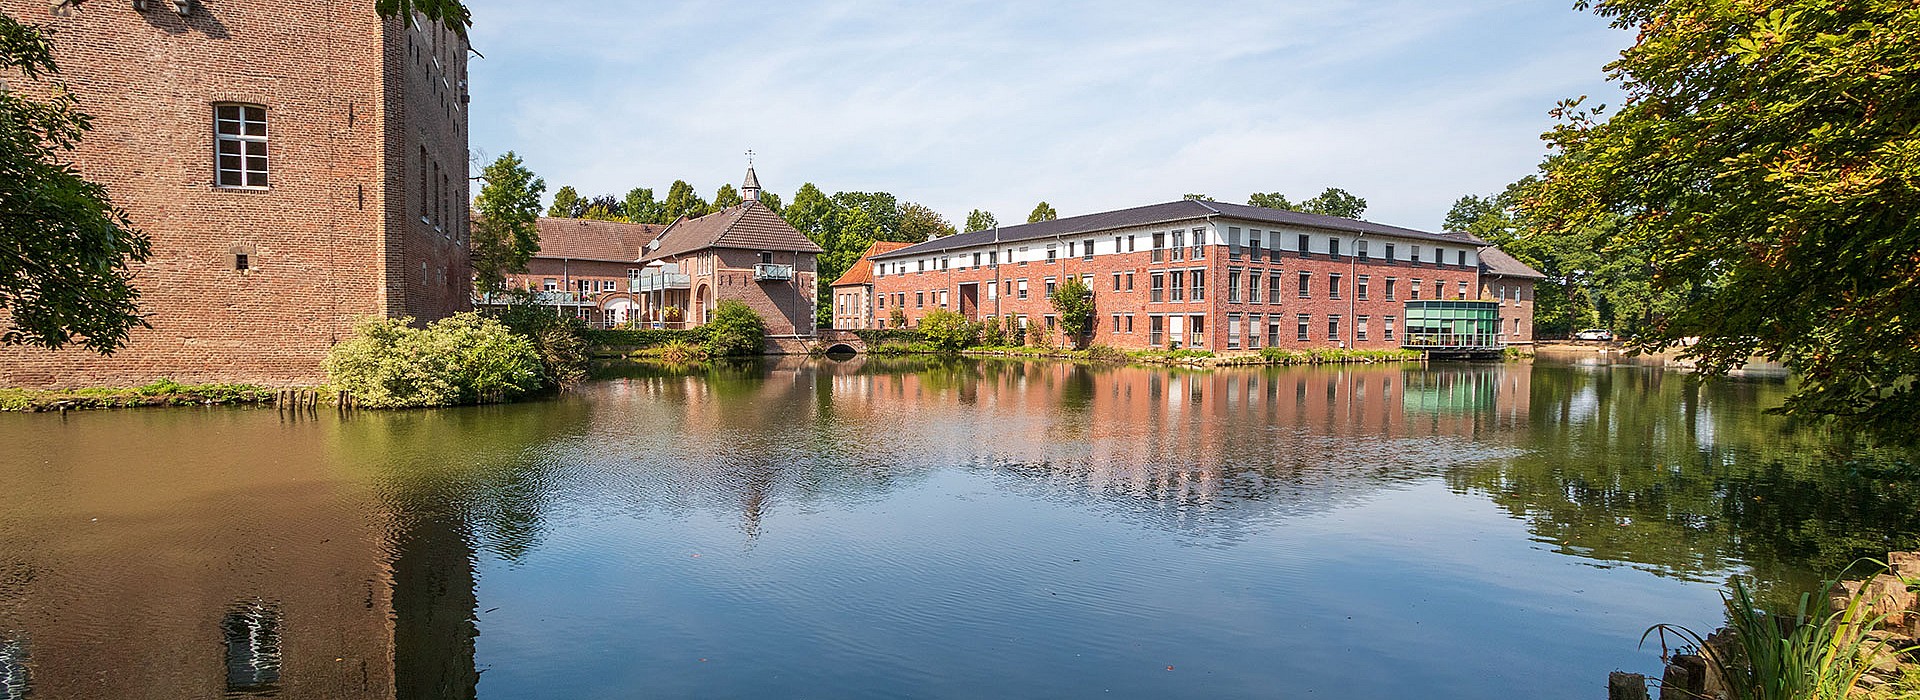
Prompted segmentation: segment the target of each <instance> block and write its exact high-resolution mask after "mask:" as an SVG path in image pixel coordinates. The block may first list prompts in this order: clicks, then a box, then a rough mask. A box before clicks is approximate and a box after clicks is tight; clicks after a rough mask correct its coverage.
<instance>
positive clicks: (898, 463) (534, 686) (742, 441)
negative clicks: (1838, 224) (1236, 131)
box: [0, 359, 1920, 700]
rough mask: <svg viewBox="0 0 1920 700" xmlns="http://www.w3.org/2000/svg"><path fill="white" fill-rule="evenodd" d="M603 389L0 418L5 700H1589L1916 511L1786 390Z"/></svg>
mask: <svg viewBox="0 0 1920 700" xmlns="http://www.w3.org/2000/svg"><path fill="white" fill-rule="evenodd" d="M610 375H611V376H610V377H609V378H607V379H604V380H602V381H597V382H594V383H591V384H589V385H588V386H586V387H585V388H583V389H582V390H580V391H577V392H574V393H572V394H569V395H566V396H563V397H561V398H558V399H555V400H551V401H544V402H538V403H531V404H522V405H514V406H491V407H475V408H465V409H456V410H446V411H420V412H399V413H373V412H366V413H356V414H352V415H350V416H341V415H338V414H335V413H331V412H319V413H313V414H285V413H278V412H275V411H271V410H158V411H123V412H113V413H87V414H73V415H70V416H68V417H65V418H61V417H58V416H13V415H7V416H0V440H4V442H5V444H7V445H9V446H10V450H9V453H8V457H7V459H6V460H5V462H4V463H0V480H3V481H4V483H6V484H7V485H8V488H6V489H5V490H0V698H5V699H6V700H14V699H15V698H23V697H33V698H42V697H59V698H64V697H101V698H141V697H155V698H160V697H166V698H172V697H212V696H220V695H223V694H224V695H227V696H232V697H259V696H279V697H327V698H334V697H342V698H359V697H366V698H389V697H397V698H463V697H475V696H478V697H488V698H520V697H567V698H572V697H628V696H632V695H635V694H649V695H663V696H704V697H768V696H771V697H790V696H792V697H810V696H820V697H979V696H1016V697H1061V696H1085V695H1096V694H1098V695H1119V696H1133V697H1169V696H1192V697H1235V696H1251V697H1271V696H1275V695H1286V696H1291V695H1302V694H1309V693H1311V694H1315V695H1320V696H1326V697H1381V698H1389V697H1432V698H1453V697H1460V698H1466V697H1475V698H1478V697H1532V698H1556V697H1565V698H1581V697H1597V696H1598V695H1599V693H1600V692H1603V691H1601V690H1599V685H1600V683H1599V682H1600V681H1601V680H1602V679H1603V678H1604V676H1605V673H1606V672H1607V671H1610V670H1614V669H1615V668H1634V669H1642V670H1645V667H1646V666H1649V665H1651V664H1652V663H1653V661H1652V659H1651V657H1650V656H1649V655H1648V654H1645V653H1641V652H1637V651H1636V650H1635V648H1634V647H1635V643H1636V641H1637V639H1638V635H1639V632H1640V630H1642V629H1644V628H1645V626H1646V625H1648V624H1651V623H1652V622H1658V621H1671V622H1682V623H1690V624H1705V623H1711V622H1712V620H1711V619H1708V618H1709V617H1710V616H1711V614H1712V612H1713V610H1715V609H1716V607H1715V606H1716V603H1717V600H1716V595H1715V591H1716V590H1717V587H1718V586H1719V585H1720V583H1721V582H1723V581H1724V580H1725V577H1726V576H1728V575H1730V574H1732V573H1736V572H1753V573H1756V574H1758V575H1760V576H1761V579H1762V582H1763V584H1765V585H1767V586H1772V587H1776V588H1784V587H1790V586H1792V585H1798V584H1800V583H1802V582H1804V581H1805V580H1807V579H1809V578H1810V577H1811V576H1812V572H1815V571H1818V570H1821V569H1822V568H1825V567H1829V566H1832V565H1833V562H1835V561H1838V562H1841V563H1844V562H1845V561H1846V559H1843V557H1848V556H1852V555H1854V554H1855V553H1856V552H1860V551H1862V550H1868V551H1872V550H1874V549H1885V548H1887V547H1891V546H1902V545H1906V546H1910V545H1911V544H1913V541H1914V537H1913V534H1914V533H1916V532H1920V519H1917V518H1916V516H1915V515H1913V514H1912V511H1913V509H1912V508H1911V507H1910V506H1908V505H1907V504H1910V503H1912V502H1913V498H1914V497H1916V496H1920V494H1915V493H1912V491H1913V490H1914V489H1913V487H1912V486H1910V484H1912V483H1914V479H1913V478H1912V477H1910V476H1909V475H1908V472H1910V471H1912V470H1911V468H1909V467H1905V466H1904V465H1903V463H1899V462H1894V461H1887V460H1883V459H1878V458H1874V459H1867V460H1864V461H1863V460H1859V459H1855V457H1858V456H1857V455H1856V456H1849V455H1845V454H1842V453H1839V452H1837V451H1835V450H1834V448H1832V447H1831V446H1830V445H1829V444H1828V443H1827V442H1826V441H1825V440H1824V439H1823V438H1821V437H1820V436H1817V435H1808V434H1804V433H1795V432H1791V431H1786V430H1784V429H1783V428H1782V427H1781V426H1779V425H1777V424H1774V423H1773V422H1771V421H1769V420H1767V419H1764V418H1762V417H1760V416H1759V415H1758V408H1759V407H1761V406H1763V405H1770V404H1772V403H1777V401H1778V400H1779V398H1780V396H1781V394H1782V390H1781V387H1780V386H1779V385H1778V384H1777V383H1774V382H1770V381H1743V382H1728V383H1721V384H1713V385H1707V386H1704V387H1703V386H1701V385H1699V384H1698V383H1696V382H1693V381H1691V380H1689V379H1688V378H1686V377H1684V376H1683V375H1677V374H1667V373H1664V372H1662V371H1660V370H1658V369H1652V368H1644V367H1627V366H1607V365H1598V366H1583V367H1568V366H1552V365H1547V364H1540V365H1529V364H1509V365H1495V366H1485V365H1482V366H1467V365H1461V366H1434V367H1431V368H1422V367H1401V366H1357V367H1346V368H1331V369H1328V368H1295V369H1253V370H1222V371H1212V372H1188V371H1179V370H1160V369H1143V368H1111V367H1088V366H1080V365H1073V364H1063V363H1022V362H986V363H975V362H947V361H926V360H891V361H889V360H873V361H867V360H864V359H854V360H851V361H844V362H843V361H833V360H822V361H797V360H794V361H783V362H774V363H766V364H759V365H747V366H717V367H703V368H698V369H694V370H683V371H666V370H661V369H649V368H641V367H629V368H626V369H624V370H620V371H616V372H612V373H610ZM1810 524H1811V525H1810ZM1862 532H1871V533H1878V536H1877V537H1865V536H1862V535H1861V534H1859V533H1862ZM1842 533H1845V534H1842Z"/></svg>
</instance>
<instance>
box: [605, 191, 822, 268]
mask: <svg viewBox="0 0 1920 700" xmlns="http://www.w3.org/2000/svg"><path fill="white" fill-rule="evenodd" d="M659 241H660V245H659V246H658V247H654V248H652V249H650V250H647V251H646V253H645V255H644V256H643V257H642V258H641V259H642V260H657V259H659V258H664V257H670V256H674V255H681V254H684V253H690V252H693V251H696V250H701V249H704V248H746V249H749V250H793V251H799V252H802V253H820V252H824V251H822V250H821V249H820V246H817V245H814V244H813V241H810V240H807V237H806V236H805V235H803V234H801V233H800V232H799V231H797V230H795V229H794V228H793V226H790V225H788V224H787V220H786V219H782V218H780V215H779V214H775V213H773V210H771V209H768V208H767V206H766V205H764V204H761V203H759V202H757V201H751V200H749V201H747V202H745V203H742V204H738V205H735V206H731V207H727V208H726V209H722V210H720V211H717V212H714V213H712V214H708V215H706V216H702V217H700V218H698V219H681V220H679V221H675V222H673V223H672V224H668V225H667V230H666V231H665V232H662V233H661V234H660V236H659Z"/></svg>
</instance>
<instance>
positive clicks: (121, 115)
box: [0, 0, 469, 386]
mask: <svg viewBox="0 0 1920 700" xmlns="http://www.w3.org/2000/svg"><path fill="white" fill-rule="evenodd" d="M152 7H153V8H154V9H151V10H148V11H146V12H137V11H135V10H134V9H133V8H132V6H131V3H109V2H89V3H86V4H84V5H83V6H81V7H80V8H78V9H65V10H61V11H58V12H55V11H52V10H49V4H48V3H47V2H44V0H0V10H4V11H5V12H6V13H7V14H9V15H11V16H13V17H15V18H17V19H20V20H22V21H26V22H31V23H38V24H42V25H45V26H47V27H49V28H50V29H52V30H53V31H54V32H55V34H54V40H55V43H56V56H57V60H58V61H59V64H60V68H61V75H62V77H63V78H64V79H65V80H66V81H67V82H68V83H69V84H70V85H71V86H72V88H73V89H74V90H75V92H76V93H77V94H78V95H79V98H80V101H81V102H80V103H81V106H82V107H83V108H84V109H85V110H86V111H88V112H89V113H90V114H92V115H93V117H94V129H93V131H92V132H91V133H89V134H88V135H87V137H86V138H85V140H84V141H83V143H82V146H81V148H80V149H79V151H77V152H76V153H75V154H74V156H73V159H74V163H75V165H76V167H78V168H79V170H80V171H81V173H82V174H83V175H84V176H86V177H88V178H89V179H91V180H94V181H96V182H99V183H101V184H103V185H105V186H106V188H107V190H108V193H109V195H110V196H111V197H112V198H113V200H114V202H115V203H116V204H118V205H119V206H121V207H124V208H125V209H127V211H128V212H129V214H130V215H131V217H132V219H133V221H134V223H135V225H136V226H138V227H139V228H140V229H141V230H143V231H145V232H146V233H147V234H148V235H149V236H150V237H151V238H152V241H153V256H152V258H151V259H150V260H149V261H148V262H146V263H145V264H143V265H140V266H138V267H137V268H136V270H135V275H136V278H135V285H136V286H137V287H138V288H139V289H140V291H141V294H142V300H141V308H142V309H143V311H145V312H146V313H147V314H148V322H149V323H150V324H151V325H152V326H153V328H151V329H141V330H136V331H135V332H134V333H133V336H132V339H131V341H130V342H129V344H128V345H127V346H126V347H125V348H124V349H122V350H121V351H119V352H118V353H115V354H114V355H112V356H111V357H100V356H96V355H92V354H89V353H85V352H80V351H59V352H48V351H45V350H40V349H34V348H22V347H7V348H0V385H6V386H97V385H128V384H138V383H144V382H148V381H152V380H154V379H157V378H160V377H170V378H173V379H175V380H179V381H192V382H210V381H247V382H258V383H265V384H296V383H311V382H317V381H319V380H321V379H322V378H323V375H322V372H321V369H320V362H321V359H322V358H323V357H324V356H325V353H326V351H327V349H328V348H329V347H330V346H331V345H333V344H334V343H335V342H338V341H339V340H340V339H341V338H342V337H344V336H345V335H346V334H347V333H348V332H349V330H350V329H351V327H352V324H353V322H354V320H355V319H357V318H359V317H362V316H366V315H370V314H389V315H395V316H398V315H413V316H417V317H420V318H422V319H423V320H424V319H431V318H437V317H439V316H442V315H445V314H446V313H448V312H451V311H453V310H457V309H460V308H464V307H465V306H466V304H467V301H468V293H467V291H466V287H467V282H466V280H467V279H468V277H469V275H468V273H467V271H466V262H465V260H466V258H465V255H466V253H465V248H464V243H465V230H464V228H462V227H460V226H463V225H464V222H460V224H459V225H457V226H455V227H454V228H453V229H452V230H450V231H448V232H446V233H440V232H436V233H435V234H434V236H435V237H436V238H438V239H439V241H438V242H430V241H428V240H425V239H426V238H427V237H426V236H424V235H423V234H421V233H420V232H419V231H417V230H410V229H407V228H406V227H404V226H401V225H399V223H398V222H401V221H403V220H404V219H403V217H404V216H405V209H406V205H407V202H408V197H409V195H410V192H409V190H407V189H406V188H404V187H401V186H399V183H401V182H403V181H405V180H406V179H407V175H406V172H408V171H406V167H407V162H406V159H405V158H404V157H403V155H402V154H403V153H404V152H405V151H406V150H407V149H405V148H397V147H396V146H395V144H394V143H393V142H394V141H395V140H397V139H400V138H402V137H403V135H406V134H412V135H413V136H412V139H413V141H414V142H415V143H416V144H417V143H418V142H420V141H421V140H422V135H425V136H426V137H427V140H430V141H432V142H433V143H434V145H435V148H436V149H438V150H439V151H441V152H444V154H445V156H446V158H445V160H444V162H445V163H446V164H447V165H449V166H450V168H451V170H450V174H451V177H449V181H450V183H452V187H450V188H448V189H449V190H452V192H451V195H452V196H453V197H454V199H453V201H454V202H455V203H456V204H458V203H462V202H465V201H466V193H465V192H466V191H465V182H466V174H465V173H466V157H465V153H466V145H465V144H466V133H465V128H464V122H465V116H464V114H459V113H456V115H455V116H452V117H447V116H441V117H439V118H434V117H432V115H431V114H429V113H427V112H426V111H425V110H420V109H413V110H409V109H405V108H402V107H401V106H400V105H399V104H398V102H400V100H398V99H396V98H397V97H399V96H402V95H405V94H408V92H409V90H410V88H407V87H403V85H402V83H401V82H400V81H395V80H393V76H394V75H395V74H404V73H406V72H407V66H406V65H403V64H400V60H401V59H402V58H403V57H404V56H405V55H406V54H407V49H406V45H405V40H406V35H407V34H408V30H405V29H402V28H401V26H400V23H398V22H384V23H383V22H382V21H380V20H379V19H378V18H377V17H376V16H374V14H373V13H372V12H371V9H370V6H363V5H346V6H342V5H337V4H330V3H294V4H285V3H269V2H265V1H264V0H233V1H225V0H223V1H222V2H218V3H196V4H195V6H194V9H193V12H192V14H191V16H189V17H185V18H182V17H180V16H179V15H177V14H174V13H173V12H172V10H171V7H172V6H171V4H170V3H165V2H161V3H153V5H152ZM452 53H453V54H455V55H456V56H458V54H459V52H458V51H455V52H452ZM383 59H385V60H384V61H383ZM461 60H464V59H463V58H456V59H455V61H456V63H457V62H458V61H461ZM458 66H459V68H458V69H459V70H460V71H462V72H464V64H463V63H461V64H458ZM383 81H384V83H383ZM12 82H13V84H14V85H15V87H16V88H17V89H23V90H35V89H38V88H37V87H36V86H35V85H34V84H32V83H30V82H27V81H24V80H21V79H19V78H17V77H15V78H14V79H13V80H12ZM383 84H384V85H385V86H386V87H385V88H383V87H382V86H383ZM456 99H457V98H456ZM220 102H242V103H248V104H255V105H262V106H265V107H266V108H267V115H268V117H267V119H268V132H269V142H268V157H269V160H270V165H269V175H268V177H269V185H270V187H269V188H268V189H266V190H259V191H253V190H233V189H222V188H216V187H214V159H213V151H214V126H213V109H214V105H215V104H216V103H220ZM442 114H444V112H443V113H442ZM456 122H458V123H459V124H460V128H459V129H458V131H457V132H455V131H453V130H452V125H453V124H454V123H456ZM414 150H415V151H416V152H417V145H416V146H415V147H414ZM415 177H416V178H417V175H416V176H415ZM452 208H453V209H457V210H458V211H461V212H464V211H465V207H464V206H455V207H452ZM414 221H415V222H417V221H418V219H417V217H415V219H414ZM416 226H417V224H416ZM456 237H457V239H458V240H457V242H456V240H455V238H456ZM235 251H243V252H247V253H248V255H249V262H250V265H251V266H252V268H253V269H251V270H249V271H247V272H244V273H242V272H239V271H236V270H234V269H233V258H232V253H233V252H235ZM420 262H427V263H428V268H429V275H428V276H425V277H422V276H420V275H418V270H419V263H420ZM396 263H398V264H396ZM442 268H445V269H446V270H447V272H446V273H445V275H444V277H443V276H442V275H441V274H440V270H441V269H442ZM408 269H411V270H413V271H414V276H413V277H412V278H409V277H407V276H406V271H407V270H408ZM443 280H444V281H443ZM429 282H431V283H432V285H431V287H429V284H428V283H429Z"/></svg>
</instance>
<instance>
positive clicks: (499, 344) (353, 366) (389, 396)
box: [326, 313, 545, 408]
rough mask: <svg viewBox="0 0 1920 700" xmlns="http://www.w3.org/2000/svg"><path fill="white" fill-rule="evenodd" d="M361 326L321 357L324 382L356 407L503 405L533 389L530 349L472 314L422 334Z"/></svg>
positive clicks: (402, 325)
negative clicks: (341, 391) (344, 393)
mask: <svg viewBox="0 0 1920 700" xmlns="http://www.w3.org/2000/svg"><path fill="white" fill-rule="evenodd" d="M412 323H413V319H410V318H401V319H379V318H374V319H368V320H365V321H362V322H361V323H360V324H359V325H358V326H356V327H355V328H354V334H353V336H352V337H350V338H348V339H346V340H345V341H342V342H341V343H340V344H339V345H335V346H334V347H333V350H331V351H329V352H328V353H327V359H326V371H327V378H328V381H330V382H331V383H332V384H333V385H334V386H338V387H340V388H342V389H345V390H347V391H350V392H352V393H353V396H354V399H355V400H356V401H357V402H358V403H359V405H361V406H366V407H368V408H404V407H417V406H451V405H455V404H463V403H480V402H493V401H507V400H510V399H513V398H515V397H518V396H520V395H522V394H525V393H527V392H530V391H534V390H537V389H539V388H540V386H541V384H542V383H543V381H544V380H545V372H544V369H543V367H542V363H541V360H540V354H539V351H538V350H536V349H535V347H534V341H533V340H532V339H529V338H527V337H524V336H521V335H519V334H516V333H514V332H513V331H512V330H511V329H509V328H508V327H507V326H506V325H505V324H503V323H501V322H499V321H497V320H494V319H491V318H487V317H485V316H481V315H480V314H477V313H464V314H455V315H453V316H449V317H447V318H444V319H441V320H439V321H435V322H434V323H432V324H430V325H428V326H427V327H426V328H415V327H413V326H412V325H411V324H412Z"/></svg>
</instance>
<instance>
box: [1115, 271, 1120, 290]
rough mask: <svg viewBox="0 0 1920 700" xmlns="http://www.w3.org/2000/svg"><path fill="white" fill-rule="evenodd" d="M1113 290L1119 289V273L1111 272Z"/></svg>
mask: <svg viewBox="0 0 1920 700" xmlns="http://www.w3.org/2000/svg"><path fill="white" fill-rule="evenodd" d="M1113 291H1116V292H1117V291H1120V273H1118V272H1115V273H1113Z"/></svg>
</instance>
